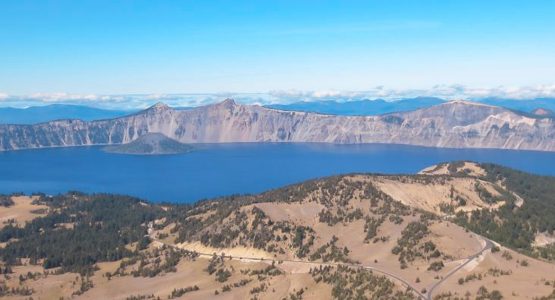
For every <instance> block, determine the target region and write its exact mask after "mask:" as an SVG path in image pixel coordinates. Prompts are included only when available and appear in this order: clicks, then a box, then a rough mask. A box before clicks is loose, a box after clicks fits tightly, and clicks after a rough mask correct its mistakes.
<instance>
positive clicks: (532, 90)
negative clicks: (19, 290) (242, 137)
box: [0, 84, 555, 109]
mask: <svg viewBox="0 0 555 300" xmlns="http://www.w3.org/2000/svg"><path fill="white" fill-rule="evenodd" d="M413 97H438V98H442V99H446V100H450V99H467V100H480V99H484V98H502V99H517V100H526V99H534V98H555V84H551V85H538V86H526V87H508V86H499V87H492V88H480V87H467V86H463V85H437V86H434V87H431V88H429V89H392V88H386V87H383V86H378V87H375V88H372V89H368V90H365V91H339V90H319V91H299V90H276V91H270V92H267V93H214V94H141V95H96V94H70V93H38V94H32V95H26V96H15V95H8V94H5V93H0V106H12V107H28V106H33V105H47V104H53V103H60V104H76V105H88V106H95V107H102V108H110V109H142V108H146V107H148V106H151V105H153V104H154V103H156V102H164V103H166V104H168V105H170V106H174V107H192V106H200V105H206V104H210V103H215V102H219V101H222V100H224V99H226V98H233V99H235V100H236V101H237V102H239V103H245V104H260V105H264V104H274V103H291V102H297V101H323V100H334V101H339V102H344V101H354V100H362V99H369V100H374V99H384V100H389V101H395V100H399V99H405V98H413Z"/></svg>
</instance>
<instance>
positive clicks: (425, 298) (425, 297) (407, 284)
mask: <svg viewBox="0 0 555 300" xmlns="http://www.w3.org/2000/svg"><path fill="white" fill-rule="evenodd" d="M476 236H477V237H479V238H481V239H482V240H483V241H484V242H485V245H484V247H482V249H480V251H478V252H476V253H474V254H472V255H471V256H468V257H467V258H465V259H464V260H465V262H464V263H462V264H460V265H459V266H457V267H455V268H454V269H452V270H451V271H449V273H447V275H445V276H443V277H442V278H441V279H440V280H439V281H437V282H435V283H434V284H433V285H432V286H431V287H430V288H429V289H428V291H427V293H425V294H424V293H421V292H420V291H418V288H417V287H415V286H413V285H412V284H411V283H410V282H408V281H407V280H405V279H403V278H402V277H400V276H398V275H395V274H393V273H390V272H388V271H386V270H382V269H379V268H376V267H373V266H365V265H360V264H351V263H334V262H331V263H322V262H313V261H305V260H295V259H279V261H283V262H290V263H299V264H310V265H314V266H348V267H353V268H363V269H366V270H370V271H373V272H376V273H380V274H383V275H385V276H387V277H390V278H392V279H394V280H396V281H398V282H400V283H401V284H402V285H404V286H405V287H407V288H408V289H410V290H412V292H413V293H415V294H416V295H417V296H418V297H419V298H420V299H423V300H432V297H433V292H434V290H435V289H436V288H437V287H438V286H440V285H441V284H442V283H443V282H445V281H446V280H447V279H449V278H450V277H451V276H452V275H454V274H455V273H457V271H459V270H460V269H462V268H464V267H465V266H466V265H468V264H469V263H470V262H472V261H473V260H475V259H476V258H478V257H480V256H481V255H482V254H483V253H484V252H486V251H488V250H490V249H491V248H493V246H494V243H493V242H492V241H490V240H488V239H486V238H484V237H482V236H479V235H476ZM149 237H150V238H151V239H152V240H153V241H155V242H158V243H160V244H162V245H166V246H169V247H172V248H176V249H181V250H187V251H191V252H195V253H197V254H198V255H199V256H202V257H208V258H210V257H212V256H214V253H202V252H198V251H195V250H189V249H187V248H185V247H180V246H177V245H174V244H168V243H166V242H163V241H161V240H158V239H155V238H154V237H152V236H149ZM224 257H226V258H228V259H232V260H240V261H246V260H247V261H260V262H269V263H272V262H274V261H276V259H268V258H260V257H248V256H231V255H224Z"/></svg>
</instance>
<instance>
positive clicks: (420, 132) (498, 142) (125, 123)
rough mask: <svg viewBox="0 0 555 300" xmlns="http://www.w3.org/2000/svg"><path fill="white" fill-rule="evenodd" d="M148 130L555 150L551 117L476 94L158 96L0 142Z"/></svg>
mask: <svg viewBox="0 0 555 300" xmlns="http://www.w3.org/2000/svg"><path fill="white" fill-rule="evenodd" d="M146 133H162V134H164V135H165V136H167V137H169V138H172V139H175V140H177V141H179V142H182V143H228V142H322V143H395V144H410V145H421V146H430V147H451V148H503V149H527V150H542V151H555V124H554V121H553V119H550V118H531V117H528V116H524V115H520V114H518V113H515V112H513V111H510V110H507V109H503V108H500V107H495V106H489V105H484V104H477V103H473V102H465V101H451V102H447V103H444V104H440V105H437V106H433V107H430V108H425V109H420V110H415V111H411V112H402V113H393V114H387V115H381V116H336V115H322V114H316V113H309V112H291V111H280V110H275V109H269V108H264V107H261V106H256V105H239V104H236V103H235V102H234V101H233V100H230V99H228V100H225V101H223V102H221V103H217V104H213V105H208V106H203V107H198V108H195V109H191V110H174V109H171V108H170V107H168V106H166V105H164V104H156V105H154V106H153V107H151V108H149V109H146V110H144V111H141V112H139V113H136V114H133V115H129V116H125V117H121V118H116V119H110V120H101V121H91V122H84V121H79V120H60V121H53V122H47V123H42V124H36V125H0V150H14V149H24V148H42V147H63V146H81V145H105V144H122V143H128V142H131V141H133V140H135V139H137V138H139V137H140V136H142V135H144V134H146Z"/></svg>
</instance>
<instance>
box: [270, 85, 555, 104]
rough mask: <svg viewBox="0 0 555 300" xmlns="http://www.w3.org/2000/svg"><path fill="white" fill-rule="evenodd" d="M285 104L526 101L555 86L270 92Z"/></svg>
mask: <svg viewBox="0 0 555 300" xmlns="http://www.w3.org/2000/svg"><path fill="white" fill-rule="evenodd" d="M269 94H270V95H271V96H273V97H274V98H276V99H280V100H282V101H320V100H336V101H351V100H360V99H385V100H392V101H393V100H399V99H403V98H413V97H438V98H443V99H468V100H479V99H483V98H505V99H516V100H525V99H533V98H555V84H552V85H539V86H526V87H506V86H499V87H493V88H480V87H467V86H464V85H436V86H433V87H432V88H429V89H388V88H386V87H383V86H378V87H375V88H372V89H368V90H365V91H337V90H321V91H298V90H285V91H271V92H270V93H269Z"/></svg>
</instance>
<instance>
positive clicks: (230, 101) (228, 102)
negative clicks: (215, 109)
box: [218, 98, 237, 107]
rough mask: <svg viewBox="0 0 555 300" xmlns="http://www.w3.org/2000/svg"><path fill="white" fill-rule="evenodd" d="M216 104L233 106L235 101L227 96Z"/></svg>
mask: <svg viewBox="0 0 555 300" xmlns="http://www.w3.org/2000/svg"><path fill="white" fill-rule="evenodd" d="M218 105H223V106H226V107H227V106H235V105H237V103H235V100H233V99H232V98H227V99H225V100H224V101H222V102H220V103H218Z"/></svg>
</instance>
